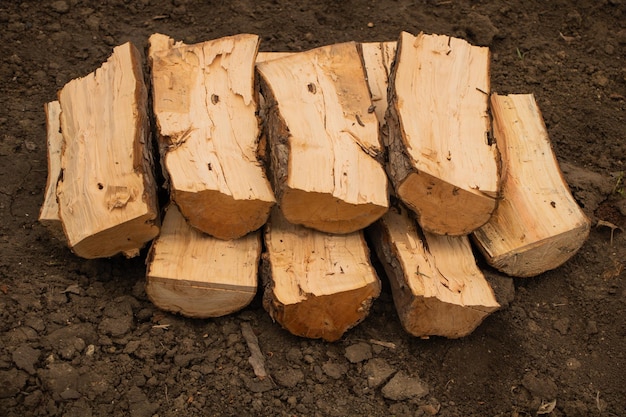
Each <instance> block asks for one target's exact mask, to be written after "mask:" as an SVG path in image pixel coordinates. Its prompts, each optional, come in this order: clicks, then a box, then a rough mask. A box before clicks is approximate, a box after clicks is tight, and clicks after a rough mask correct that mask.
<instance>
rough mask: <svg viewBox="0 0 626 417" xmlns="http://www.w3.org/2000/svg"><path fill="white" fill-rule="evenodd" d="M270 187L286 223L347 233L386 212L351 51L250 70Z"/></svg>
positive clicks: (374, 127)
mask: <svg viewBox="0 0 626 417" xmlns="http://www.w3.org/2000/svg"><path fill="white" fill-rule="evenodd" d="M257 70H258V72H259V74H260V81H261V91H262V94H263V96H264V98H265V103H266V106H267V108H266V109H265V110H264V114H266V115H267V120H266V136H267V138H268V143H269V150H270V152H269V153H270V160H271V169H272V175H271V178H272V181H273V185H274V191H275V192H276V197H277V200H278V202H279V205H280V207H281V210H282V212H283V213H284V215H285V217H286V218H287V220H288V221H290V222H291V223H294V224H301V225H304V226H307V227H311V228H314V229H317V230H320V231H325V232H330V233H350V232H354V231H356V230H359V229H362V228H364V227H365V226H367V225H369V224H371V223H372V222H374V221H375V220H376V219H378V218H379V217H380V216H382V214H383V213H384V212H385V211H386V210H387V207H388V196H387V194H388V189H387V188H388V187H387V178H386V176H385V171H384V169H383V167H382V163H381V160H382V151H383V150H382V146H381V143H380V141H379V136H378V122H377V120H376V116H375V114H374V113H373V107H372V104H371V100H370V94H369V90H368V86H367V83H366V81H365V70H364V69H363V64H362V61H361V56H360V54H359V51H358V48H357V44H356V43H354V42H349V43H342V44H336V45H330V46H326V47H321V48H317V49H313V50H310V51H306V52H301V53H295V54H291V55H287V56H284V57H282V58H278V59H270V60H265V61H264V62H259V63H258V64H257Z"/></svg>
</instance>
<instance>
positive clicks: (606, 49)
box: [604, 44, 615, 55]
mask: <svg viewBox="0 0 626 417" xmlns="http://www.w3.org/2000/svg"><path fill="white" fill-rule="evenodd" d="M604 53H605V54H607V55H613V54H614V53H615V47H614V46H613V45H611V44H607V45H606V46H605V47H604Z"/></svg>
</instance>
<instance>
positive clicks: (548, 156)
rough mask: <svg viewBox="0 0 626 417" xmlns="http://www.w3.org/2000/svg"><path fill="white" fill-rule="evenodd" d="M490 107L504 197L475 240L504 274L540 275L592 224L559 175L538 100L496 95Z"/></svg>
mask: <svg viewBox="0 0 626 417" xmlns="http://www.w3.org/2000/svg"><path fill="white" fill-rule="evenodd" d="M491 109H492V113H493V118H494V120H493V130H494V137H495V140H496V142H497V145H498V149H499V150H500V153H501V155H502V199H501V200H500V202H499V204H498V208H497V209H496V211H495V212H494V214H493V217H492V218H491V220H489V222H488V223H487V224H486V225H484V226H483V227H481V228H480V229H479V230H477V231H476V232H474V237H475V239H476V241H477V243H478V245H479V247H480V249H481V251H482V252H483V253H484V255H485V257H486V258H487V261H488V262H489V264H490V265H492V266H494V267H495V268H497V269H499V270H500V271H502V272H504V273H506V274H509V275H512V276H518V277H530V276H534V275H538V274H541V273H542V272H545V271H548V270H550V269H554V268H556V267H558V266H560V265H562V264H563V263H564V262H565V261H567V260H568V259H569V258H570V257H572V255H574V254H575V253H576V251H578V249H580V247H581V246H582V245H583V243H584V242H585V240H586V238H587V236H588V235H589V229H590V222H589V220H588V219H587V217H586V216H585V214H584V213H583V212H582V210H581V209H580V207H579V206H578V204H576V201H575V200H574V198H573V197H572V194H571V193H570V191H569V188H568V186H567V184H566V182H565V180H564V178H563V175H562V174H561V170H560V169H559V165H558V163H557V160H556V157H555V155H554V152H553V151H552V146H551V144H550V138H549V136H548V132H547V129H546V126H545V124H544V122H543V117H542V115H541V112H540V110H539V107H538V106H537V103H536V102H535V99H534V96H533V95H532V94H512V95H508V96H501V95H497V94H494V95H492V97H491Z"/></svg>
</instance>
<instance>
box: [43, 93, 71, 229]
mask: <svg viewBox="0 0 626 417" xmlns="http://www.w3.org/2000/svg"><path fill="white" fill-rule="evenodd" d="M44 111H45V113H46V142H47V152H48V179H47V181H46V192H45V195H44V201H43V204H42V205H41V210H40V211H39V222H40V223H41V224H42V225H43V226H44V227H46V229H48V231H50V233H51V234H52V236H54V237H55V238H57V239H59V240H62V241H65V235H64V234H63V225H62V224H61V218H60V217H59V204H58V203H57V182H58V180H59V176H60V175H61V151H62V148H63V135H62V134H61V121H60V120H59V117H60V115H61V106H60V104H59V102H58V100H55V101H51V102H50V103H46V104H44Z"/></svg>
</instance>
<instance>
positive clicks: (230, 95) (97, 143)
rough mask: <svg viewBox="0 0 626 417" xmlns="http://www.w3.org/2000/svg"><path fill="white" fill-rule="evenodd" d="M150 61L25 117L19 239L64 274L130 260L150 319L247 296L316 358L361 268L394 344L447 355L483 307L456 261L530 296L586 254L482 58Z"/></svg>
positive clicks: (398, 55)
mask: <svg viewBox="0 0 626 417" xmlns="http://www.w3.org/2000/svg"><path fill="white" fill-rule="evenodd" d="M149 44H150V45H149V49H148V51H147V63H145V64H146V65H144V62H143V60H142V57H141V54H140V53H139V52H138V50H137V49H136V48H135V47H134V46H133V45H132V44H130V43H126V44H123V45H120V46H118V47H116V48H114V50H113V53H112V55H111V57H110V58H109V59H108V60H107V62H105V63H104V64H103V65H102V66H101V67H100V68H98V69H97V70H95V71H94V72H93V73H91V74H88V75H87V76H85V77H83V78H79V79H75V80H72V81H70V82H69V83H67V84H66V85H65V86H64V87H63V88H62V89H61V90H60V91H59V93H58V100H55V101H52V102H50V103H47V104H46V105H45V111H46V116H47V142H48V182H47V186H46V197H45V201H44V203H43V206H42V209H41V213H40V219H39V220H40V222H41V223H42V224H44V225H45V226H46V227H48V228H49V229H50V231H51V232H52V233H54V234H55V235H56V236H57V237H59V238H60V239H63V240H64V241H65V242H66V243H67V245H68V246H69V248H71V250H72V251H73V252H74V253H75V254H76V255H77V256H80V257H83V258H106V257H111V256H115V255H117V254H124V255H125V256H127V257H133V256H137V255H139V254H140V250H141V249H142V248H143V247H144V246H146V245H148V244H150V245H151V246H150V250H149V251H148V255H147V259H146V265H147V269H146V293H147V294H148V296H149V298H150V299H151V301H152V302H153V303H154V304H155V305H156V306H157V307H159V308H161V309H163V310H167V311H170V312H174V313H180V314H182V315H185V316H188V317H197V318H208V317H217V316H222V315H226V314H230V313H233V312H235V311H237V310H240V309H242V308H244V307H245V306H246V305H247V304H249V303H250V302H251V301H252V299H253V298H254V297H255V295H256V294H257V291H258V290H259V288H258V284H259V282H261V283H262V288H261V289H260V290H261V291H263V305H264V307H265V309H266V310H267V312H268V313H269V314H270V316H271V317H272V318H273V319H274V320H275V321H277V322H278V323H280V325H281V326H283V327H284V328H285V329H287V330H288V331H290V332H291V333H293V334H295V335H298V336H302V337H309V338H323V339H325V340H329V341H334V340H337V339H339V338H340V337H341V336H342V335H343V334H344V333H345V332H346V331H347V330H348V329H350V328H351V327H353V326H355V325H357V324H358V323H359V322H360V321H362V320H363V319H364V318H365V317H366V316H367V314H368V312H369V310H370V306H371V304H372V302H373V301H374V300H375V299H376V298H377V297H378V295H379V294H380V291H381V282H380V279H379V277H378V275H377V272H376V270H375V268H374V267H373V265H372V262H371V253H370V252H374V253H375V254H376V255H377V257H378V259H379V260H380V261H381V263H382V265H383V267H384V272H385V275H386V276H387V278H388V279H389V281H390V287H391V290H392V295H393V299H394V304H395V306H396V310H397V312H398V316H399V318H400V321H401V323H402V325H403V327H404V328H405V330H406V331H407V332H409V333H410V334H412V335H415V336H419V337H428V336H431V335H438V336H445V337H450V338H457V337H462V336H465V335H467V334H469V333H471V332H472V331H473V330H474V329H475V328H476V327H477V326H478V325H479V324H480V323H481V322H482V321H483V320H484V319H485V317H487V316H488V315H489V314H491V313H492V312H494V311H496V310H497V309H498V308H500V306H499V304H498V302H497V301H496V298H495V296H494V292H493V290H492V288H491V287H490V285H489V283H488V282H487V281H486V279H485V277H484V274H483V272H482V271H481V270H480V268H479V267H478V266H477V262H476V259H475V258H474V252H473V251H472V245H474V246H475V247H476V248H478V252H480V253H481V254H482V255H483V256H484V258H485V260H486V262H487V263H488V264H489V265H491V266H492V267H494V268H496V269H498V270H499V271H501V272H503V273H505V274H507V275H510V276H514V277H530V276H535V275H538V274H541V273H543V272H545V271H547V270H551V269H554V268H557V267H559V266H560V265H562V264H563V263H564V262H565V261H567V260H568V259H569V258H570V257H571V256H572V255H573V254H574V253H576V251H577V250H578V249H579V248H580V247H581V246H582V244H583V242H584V241H585V239H586V238H587V235H588V233H589V227H590V223H589V221H588V219H587V218H586V217H585V215H584V214H583V213H582V211H581V210H580V208H579V207H578V205H577V204H576V202H575V201H574V199H573V198H572V195H571V194H570V192H569V189H568V186H567V184H566V183H565V181H564V179H563V177H562V175H561V171H560V169H559V166H558V163H557V161H556V158H555V156H554V153H553V151H552V148H551V145H550V139H549V137H548V134H547V130H546V127H545V125H544V122H543V118H542V116H541V113H540V111H539V108H538V106H537V104H536V102H535V100H534V97H533V96H532V95H529V94H513V95H498V94H496V93H492V92H491V88H490V79H489V50H488V49H487V48H484V47H477V46H473V45H470V44H469V43H467V42H466V41H464V40H462V39H457V38H453V37H450V36H441V35H427V34H423V33H420V34H419V35H417V36H414V35H412V34H409V33H406V32H403V33H401V34H400V36H399V38H398V39H397V41H393V42H381V43H356V42H346V43H340V44H335V45H328V46H324V47H320V48H317V49H313V50H309V51H305V52H294V53H286V52H259V51H258V49H259V38H258V36H256V35H250V34H240V35H235V36H230V37H225V38H221V39H215V40H210V41H207V42H203V43H198V44H194V45H187V44H184V43H182V42H175V41H174V40H173V39H171V38H169V37H168V36H165V35H161V34H155V35H152V36H151V37H150V40H149ZM144 67H145V68H147V70H145V71H144ZM157 165H159V166H160V168H161V169H160V170H157V169H156V168H157ZM156 172H162V174H163V175H162V177H163V180H161V178H160V177H159V176H157V174H156ZM161 183H163V184H161ZM161 185H162V186H163V187H165V188H166V189H167V191H168V193H169V194H168V196H169V202H168V203H167V204H165V206H164V207H159V201H158V187H159V186H161ZM368 242H369V246H368ZM259 277H260V279H259Z"/></svg>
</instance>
